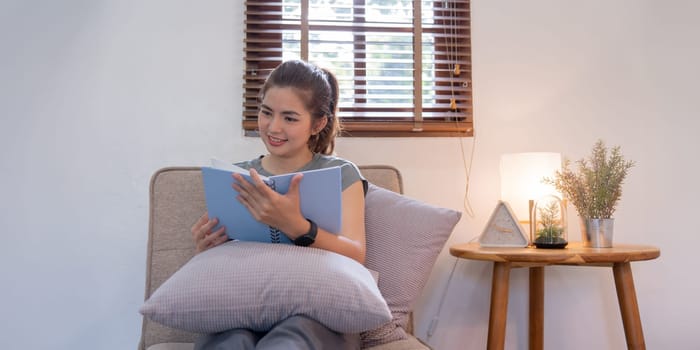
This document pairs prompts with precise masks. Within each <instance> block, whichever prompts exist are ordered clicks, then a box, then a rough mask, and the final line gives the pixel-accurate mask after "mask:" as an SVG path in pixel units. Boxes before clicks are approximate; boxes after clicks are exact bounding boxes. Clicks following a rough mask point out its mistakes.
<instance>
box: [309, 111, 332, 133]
mask: <svg viewBox="0 0 700 350" xmlns="http://www.w3.org/2000/svg"><path fill="white" fill-rule="evenodd" d="M326 124H328V118H327V117H326V116H325V115H324V116H323V118H320V119H317V120H316V122H315V123H314V127H313V128H312V129H311V134H313V135H316V134H318V133H319V132H321V130H323V128H325V127H326Z"/></svg>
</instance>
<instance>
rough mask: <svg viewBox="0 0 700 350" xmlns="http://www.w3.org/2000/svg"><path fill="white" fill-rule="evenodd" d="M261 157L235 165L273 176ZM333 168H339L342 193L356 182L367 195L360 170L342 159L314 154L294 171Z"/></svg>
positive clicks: (365, 184)
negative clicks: (360, 182)
mask: <svg viewBox="0 0 700 350" xmlns="http://www.w3.org/2000/svg"><path fill="white" fill-rule="evenodd" d="M262 157H263V156H260V157H258V158H255V159H251V160H248V161H244V162H238V163H235V164H236V165H238V166H239V167H241V168H244V169H251V168H252V169H255V170H256V171H257V172H258V173H259V174H260V175H263V176H273V175H275V174H271V173H270V172H268V171H267V170H265V168H263V166H262ZM334 166H340V167H341V168H340V173H341V177H342V180H341V181H342V184H343V191H344V190H345V189H346V188H348V187H350V185H352V184H354V183H355V182H357V181H362V188H363V190H364V192H365V195H366V194H367V180H365V178H364V177H362V174H361V173H360V169H358V168H357V166H356V165H355V164H354V163H352V162H350V161H348V160H345V159H343V158H338V157H335V156H328V155H323V154H320V153H314V156H313V158H311V161H310V162H308V163H306V165H304V166H303V167H301V168H299V169H297V170H296V171H297V172H299V171H306V170H315V169H323V168H330V167H334Z"/></svg>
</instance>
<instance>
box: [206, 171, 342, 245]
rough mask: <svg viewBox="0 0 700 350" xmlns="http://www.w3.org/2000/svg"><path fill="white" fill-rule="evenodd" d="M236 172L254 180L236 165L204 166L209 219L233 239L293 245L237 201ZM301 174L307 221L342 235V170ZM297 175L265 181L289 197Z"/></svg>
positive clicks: (284, 236) (303, 209) (301, 191)
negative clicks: (234, 175)
mask: <svg viewBox="0 0 700 350" xmlns="http://www.w3.org/2000/svg"><path fill="white" fill-rule="evenodd" d="M234 172H238V173H241V175H243V177H244V178H246V179H247V180H248V181H252V179H251V178H250V175H249V172H248V170H246V169H243V168H241V167H238V166H235V165H233V164H229V163H224V162H221V161H217V160H212V166H211V167H202V181H203V183H204V196H205V200H206V204H207V211H208V212H209V217H211V218H214V217H216V218H218V219H219V225H223V226H225V227H226V233H227V235H228V236H229V237H230V238H231V239H237V240H241V241H256V242H268V243H287V244H291V243H292V241H291V240H290V239H289V238H288V237H287V236H286V235H285V234H284V233H283V232H281V231H279V230H277V229H276V228H274V227H271V226H268V225H266V224H264V223H262V222H259V221H257V220H255V219H254V218H253V216H252V215H250V212H249V211H248V208H246V207H245V206H244V205H243V204H241V203H240V202H239V201H238V199H236V197H237V196H238V192H237V191H236V190H234V189H233V187H232V186H231V185H232V184H233V182H234V181H235V180H234V179H233V177H232V174H233V173H234ZM301 173H302V174H304V177H303V178H302V179H301V183H300V184H299V196H300V201H301V213H302V214H303V215H304V217H305V218H308V219H310V220H313V221H314V222H315V223H316V224H317V225H318V227H320V228H322V229H324V230H326V231H328V232H331V233H339V232H340V228H341V218H342V210H341V202H342V198H341V195H342V184H341V175H340V167H339V166H336V167H331V168H324V169H317V170H308V171H302V172H301ZM295 174H297V173H289V174H283V175H275V176H269V177H265V176H261V178H262V179H263V181H264V182H265V183H266V184H267V185H268V186H270V187H271V188H272V189H274V190H275V191H277V192H278V193H281V194H285V193H287V191H288V190H289V183H290V181H291V179H292V177H293V176H294V175H295Z"/></svg>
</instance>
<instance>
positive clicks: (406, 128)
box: [242, 0, 474, 137]
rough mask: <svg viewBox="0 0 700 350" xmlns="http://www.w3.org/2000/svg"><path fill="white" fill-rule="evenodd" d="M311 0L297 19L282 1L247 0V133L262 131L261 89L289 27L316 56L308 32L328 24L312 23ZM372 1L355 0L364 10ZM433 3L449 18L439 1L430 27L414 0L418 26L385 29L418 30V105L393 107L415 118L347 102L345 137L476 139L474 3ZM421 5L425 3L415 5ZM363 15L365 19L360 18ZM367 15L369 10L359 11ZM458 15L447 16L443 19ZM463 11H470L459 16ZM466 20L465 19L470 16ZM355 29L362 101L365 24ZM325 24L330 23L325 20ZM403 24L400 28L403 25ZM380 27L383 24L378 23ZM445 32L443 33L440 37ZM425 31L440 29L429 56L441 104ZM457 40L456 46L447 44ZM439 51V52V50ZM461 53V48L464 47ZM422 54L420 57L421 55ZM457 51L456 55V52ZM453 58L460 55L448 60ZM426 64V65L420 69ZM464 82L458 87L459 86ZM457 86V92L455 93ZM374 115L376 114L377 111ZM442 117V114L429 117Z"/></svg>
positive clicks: (304, 1)
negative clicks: (430, 92) (429, 77)
mask: <svg viewBox="0 0 700 350" xmlns="http://www.w3.org/2000/svg"><path fill="white" fill-rule="evenodd" d="M308 2H309V0H301V16H300V19H299V20H297V21H294V20H289V19H285V18H282V1H264V0H258V1H252V0H248V1H246V2H245V5H246V14H245V16H246V25H245V39H244V42H245V46H244V64H245V68H244V76H243V78H244V79H243V80H244V82H243V85H244V86H243V87H244V96H243V97H244V98H243V122H242V126H243V130H244V131H245V134H246V135H247V136H255V135H257V112H258V92H259V89H260V88H261V87H262V84H263V82H264V79H265V78H266V77H267V74H269V72H270V71H271V70H272V69H274V68H275V67H276V66H277V65H279V64H280V63H281V62H282V55H283V52H282V51H283V49H282V47H283V38H282V32H283V31H285V30H287V31H289V30H299V31H300V37H301V39H300V56H301V57H300V58H301V59H304V60H308V54H309V32H310V31H312V30H318V29H320V28H321V27H322V25H321V24H319V23H313V22H310V21H309V15H308V11H309V8H308V6H309V5H308ZM364 2H365V0H354V6H355V9H356V10H357V8H358V6H361V5H362V4H363V3H364ZM432 3H433V4H441V6H453V7H452V8H450V7H448V9H449V11H450V13H449V14H447V15H446V13H447V12H448V9H445V8H444V7H440V8H438V7H435V6H436V5H433V6H434V7H433V9H432V11H433V12H432V13H433V15H434V18H433V20H434V21H433V22H432V23H429V24H428V25H426V28H424V22H423V19H422V18H421V17H422V15H421V11H420V6H422V5H423V2H422V1H421V0H414V1H413V6H414V10H413V14H414V17H413V26H412V28H406V27H403V28H393V29H386V30H387V31H391V32H402V33H404V34H405V33H407V30H408V32H412V33H413V38H414V40H413V60H414V63H413V93H412V95H413V107H408V108H407V107H395V108H391V109H386V110H387V111H390V112H395V113H400V112H403V113H406V112H410V114H411V115H412V117H408V118H382V117H379V116H378V114H379V113H377V112H376V110H377V109H376V108H375V109H374V112H373V111H371V110H364V108H362V107H360V108H355V107H346V106H343V105H342V104H341V106H340V111H339V115H340V122H341V125H342V132H341V136H345V137H423V136H427V137H436V136H437V137H442V136H447V137H455V136H457V137H465V136H473V132H474V128H473V102H472V101H473V93H472V78H471V72H472V69H471V68H472V64H471V18H470V17H471V12H470V0H444V1H438V0H434V1H432ZM416 6H419V7H418V9H417V10H416ZM355 14H356V16H355V17H356V18H360V19H361V18H363V16H357V14H358V12H355ZM359 14H360V15H362V13H359ZM448 15H450V16H452V17H449V18H446V17H444V16H448ZM457 15H463V16H462V17H459V18H458V16H457ZM463 17H466V18H463ZM448 20H449V21H450V22H449V24H450V25H452V26H451V27H449V28H450V33H447V31H446V28H447V27H448V25H447V24H445V23H447V21H448ZM348 23H352V25H351V27H352V28H353V30H354V31H353V35H354V38H355V40H356V41H355V43H354V48H353V50H354V53H353V54H354V57H353V64H354V73H355V75H354V76H353V77H354V79H353V80H354V81H353V82H354V93H353V98H354V100H353V101H354V103H355V104H356V103H363V102H365V101H366V100H363V99H362V97H361V96H362V94H363V93H366V92H367V91H366V90H363V89H362V86H363V84H364V83H365V82H364V80H363V79H357V78H358V77H362V74H363V72H364V68H365V66H364V60H363V59H364V58H365V56H364V52H365V51H364V48H365V42H364V41H361V40H357V39H362V38H363V35H362V31H361V30H359V29H355V28H361V27H362V24H363V22H361V21H359V20H355V21H353V22H348ZM326 27H328V26H327V25H326ZM399 27H400V26H399ZM375 29H376V28H375ZM440 30H443V31H444V35H442V36H441V35H440V34H442V33H439V31H440ZM426 31H430V33H433V34H432V35H433V39H434V40H435V42H434V47H435V50H433V51H431V52H430V55H432V56H430V57H429V59H428V61H431V62H432V64H434V66H433V67H434V72H435V78H434V80H433V81H431V83H432V84H431V85H429V86H430V87H431V88H433V89H434V90H435V91H440V92H442V93H443V94H439V97H442V99H440V98H436V99H435V101H434V103H432V104H429V105H430V107H429V108H427V107H426V108H424V107H423V96H422V93H423V89H424V88H423V79H422V74H423V69H422V67H423V63H422V62H423V55H425V53H424V52H423V47H422V46H423V40H415V38H416V37H421V39H422V38H423V34H424V33H425V32H426ZM448 43H449V44H452V45H453V46H452V47H451V50H452V51H448V50H450V49H448V48H447V45H448ZM438 48H440V49H438ZM457 50H458V52H457ZM417 52H418V54H417ZM455 52H457V53H455ZM448 55H454V57H450V58H448V57H447V56H448ZM450 62H452V67H454V66H455V64H459V71H460V72H459V74H455V73H454V72H456V70H454V69H451V67H450ZM415 67H419V68H421V69H416V68H415ZM457 83H459V86H458V87H457V88H455V85H457ZM448 88H449V89H450V93H451V94H452V96H453V97H454V98H455V101H456V103H453V104H451V101H450V100H449V98H446V97H445V95H444V92H445V91H446V89H448ZM455 91H457V93H456V94H455ZM373 113H375V115H374V116H372V114H373ZM430 114H435V115H438V117H434V116H430Z"/></svg>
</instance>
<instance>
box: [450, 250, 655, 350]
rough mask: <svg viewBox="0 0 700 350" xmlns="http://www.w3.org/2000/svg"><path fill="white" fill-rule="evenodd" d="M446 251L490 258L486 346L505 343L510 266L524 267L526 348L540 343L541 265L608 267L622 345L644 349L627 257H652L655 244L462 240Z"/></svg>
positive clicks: (538, 346) (500, 346)
mask: <svg viewBox="0 0 700 350" xmlns="http://www.w3.org/2000/svg"><path fill="white" fill-rule="evenodd" d="M450 254H452V255H453V256H456V257H458V258H462V259H471V260H482V261H493V263H494V265H493V277H492V281H491V310H490V314H489V333H488V340H487V345H486V348H487V349H488V350H495V349H503V347H504V345H505V337H506V317H507V314H508V312H507V311H508V284H509V279H510V270H511V268H514V267H528V268H529V269H530V315H529V317H530V318H529V348H530V349H531V350H534V349H539V350H541V349H542V348H543V346H544V267H545V266H547V265H581V266H598V267H601V266H602V267H612V270H613V275H614V277H615V289H616V290H617V299H618V302H619V304H620V313H621V314H622V324H623V326H624V329H625V338H626V340H627V348H628V349H646V345H645V344H644V334H643V332H642V322H641V320H640V317H639V306H638V304H637V295H636V292H635V289H634V280H633V278H632V269H631V266H630V262H632V261H641V260H652V259H656V258H658V257H659V255H660V254H661V253H660V251H659V248H656V247H652V246H645V245H630V244H615V245H614V247H613V248H584V247H582V246H581V244H580V243H569V245H568V246H567V247H566V248H565V249H538V248H530V247H528V248H484V247H481V246H480V245H479V244H478V243H463V244H457V245H454V246H452V247H450Z"/></svg>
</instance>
